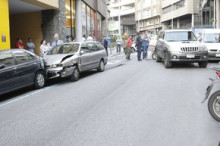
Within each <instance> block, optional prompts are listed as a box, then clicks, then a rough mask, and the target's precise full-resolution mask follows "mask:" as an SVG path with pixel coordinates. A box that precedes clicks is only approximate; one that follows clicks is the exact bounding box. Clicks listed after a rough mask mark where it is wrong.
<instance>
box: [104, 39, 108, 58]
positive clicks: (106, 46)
mask: <svg viewBox="0 0 220 146" xmlns="http://www.w3.org/2000/svg"><path fill="white" fill-rule="evenodd" d="M103 46H104V48H105V50H106V54H107V56H108V40H107V37H106V38H104V40H103Z"/></svg>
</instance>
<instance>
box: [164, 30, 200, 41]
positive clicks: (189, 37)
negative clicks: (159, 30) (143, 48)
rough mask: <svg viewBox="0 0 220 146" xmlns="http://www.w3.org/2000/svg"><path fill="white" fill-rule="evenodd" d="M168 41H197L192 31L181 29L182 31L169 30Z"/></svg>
mask: <svg viewBox="0 0 220 146" xmlns="http://www.w3.org/2000/svg"><path fill="white" fill-rule="evenodd" d="M166 40H167V41H196V37H195V35H194V34H193V33H192V32H188V31H181V32H167V33H166Z"/></svg>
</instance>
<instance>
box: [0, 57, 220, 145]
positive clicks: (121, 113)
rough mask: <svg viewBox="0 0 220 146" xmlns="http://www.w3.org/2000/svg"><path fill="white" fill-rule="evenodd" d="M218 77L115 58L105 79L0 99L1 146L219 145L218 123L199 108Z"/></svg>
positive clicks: (94, 76) (91, 77)
mask: <svg viewBox="0 0 220 146" xmlns="http://www.w3.org/2000/svg"><path fill="white" fill-rule="evenodd" d="M209 66H218V64H213V63H212V64H210V65H209ZM214 76H215V74H214V71H212V70H209V69H208V68H206V69H202V68H199V67H198V65H196V64H195V65H193V64H177V65H175V67H174V68H172V69H165V68H164V65H163V63H156V62H155V61H153V60H148V61H146V60H143V61H141V62H138V61H137V59H136V56H134V54H133V55H132V59H131V60H130V61H126V60H124V56H123V54H121V55H118V56H113V57H111V58H110V59H109V64H108V65H107V68H106V71H105V72H102V73H97V72H96V71H90V72H87V73H84V74H83V75H82V77H81V79H80V80H79V81H77V82H69V81H68V80H52V81H49V85H48V86H47V87H46V88H44V89H41V90H34V91H33V90H31V89H29V88H27V89H24V90H22V91H17V92H13V93H11V94H7V95H5V96H4V97H1V102H0V117H1V118H0V119H1V120H0V145H6V146H7V145H10V146H11V145H13V146H14V145H16V146H23V145H27V146H31V145H36V146H42V145H51V146H63V145H64V146H70V145H71V146H161V145H162V146H217V145H218V142H219V140H220V124H219V123H217V122H216V121H215V120H213V119H212V117H211V116H210V115H209V113H208V109H207V102H206V103H204V104H201V101H202V100H203V99H204V93H205V89H206V87H207V86H208V84H209V83H210V81H209V80H208V78H209V77H214Z"/></svg>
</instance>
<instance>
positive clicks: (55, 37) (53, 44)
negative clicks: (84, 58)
mask: <svg viewBox="0 0 220 146" xmlns="http://www.w3.org/2000/svg"><path fill="white" fill-rule="evenodd" d="M60 44H63V41H62V40H59V35H58V33H55V34H54V41H53V42H52V48H53V47H55V46H57V45H60Z"/></svg>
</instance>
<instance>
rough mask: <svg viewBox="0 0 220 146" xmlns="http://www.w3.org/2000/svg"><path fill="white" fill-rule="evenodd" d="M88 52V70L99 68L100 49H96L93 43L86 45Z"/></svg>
mask: <svg viewBox="0 0 220 146" xmlns="http://www.w3.org/2000/svg"><path fill="white" fill-rule="evenodd" d="M88 47H89V50H90V51H91V56H90V57H91V65H90V66H89V67H90V69H94V68H97V67H98V66H99V61H100V52H99V51H100V49H99V48H98V47H97V45H96V43H95V42H89V43H88Z"/></svg>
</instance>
